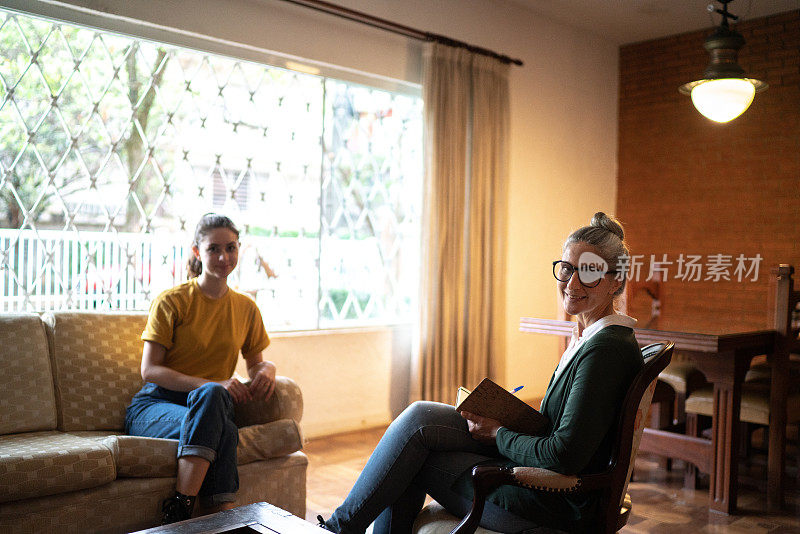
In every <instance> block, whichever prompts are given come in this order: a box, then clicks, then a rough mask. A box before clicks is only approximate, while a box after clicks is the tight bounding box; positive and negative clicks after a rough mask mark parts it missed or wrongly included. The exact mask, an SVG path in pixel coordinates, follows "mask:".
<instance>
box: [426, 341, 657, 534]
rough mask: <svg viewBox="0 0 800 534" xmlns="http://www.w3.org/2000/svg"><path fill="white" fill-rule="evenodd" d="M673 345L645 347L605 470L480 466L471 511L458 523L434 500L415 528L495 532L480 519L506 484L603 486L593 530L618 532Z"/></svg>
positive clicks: (552, 488)
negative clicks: (649, 415) (660, 378)
mask: <svg viewBox="0 0 800 534" xmlns="http://www.w3.org/2000/svg"><path fill="white" fill-rule="evenodd" d="M672 349H673V343H672V342H671V341H668V342H664V343H654V344H652V345H648V346H647V347H644V348H643V349H642V355H643V356H644V361H645V363H644V367H643V368H642V370H641V371H639V373H638V374H637V375H636V377H635V378H634V380H633V383H632V384H631V386H630V387H629V388H628V392H627V394H626V396H625V400H624V402H623V405H622V409H621V410H620V415H619V419H618V421H617V424H616V426H615V432H616V437H615V440H614V444H615V445H614V449H613V452H612V456H611V458H610V460H609V463H608V467H607V468H606V470H605V471H603V472H602V473H596V474H586V475H562V474H560V473H556V472H554V471H550V470H547V469H541V468H536V467H514V468H508V467H495V466H477V467H475V468H474V469H473V471H472V484H473V489H474V499H473V502H472V508H471V510H470V511H469V513H468V514H467V516H466V517H464V519H463V520H462V521H461V522H460V523H458V524H457V525H456V526H455V528H452V526H453V525H454V524H455V523H456V522H457V521H458V520H457V519H456V518H455V517H453V516H451V515H449V514H447V513H446V512H444V511H443V509H442V508H441V506H439V505H438V504H436V503H432V504H431V505H428V506H427V507H426V508H425V509H424V510H423V511H422V513H420V515H419V516H418V517H417V521H416V522H415V523H414V529H413V532H414V534H439V533H444V532H451V534H474V533H476V532H477V533H479V534H491V533H492V532H493V531H491V530H488V529H485V528H482V527H479V526H478V525H479V523H480V520H481V515H482V514H483V508H484V504H485V500H486V497H487V496H488V494H489V493H490V492H491V491H492V490H493V489H495V488H497V487H498V486H501V485H504V484H511V485H514V486H521V487H525V488H531V489H535V490H538V491H547V492H555V493H572V492H585V491H592V492H594V491H597V492H599V494H600V506H599V512H598V515H597V518H596V524H595V525H594V527H593V529H592V532H602V533H606V532H617V531H618V530H619V529H621V528H622V527H623V526H624V525H625V524H626V523H627V521H628V517H629V516H630V512H631V508H632V503H631V499H630V495H628V493H627V487H628V482H629V481H630V477H631V471H632V470H633V463H634V459H635V458H636V452H637V449H638V447H639V442H640V440H641V438H642V431H643V430H644V426H645V420H646V418H647V412H648V410H649V408H650V400H651V398H652V395H653V391H654V390H655V387H656V379H657V377H658V374H659V373H660V372H661V371H662V370H664V368H665V367H666V366H667V364H668V363H669V361H670V359H671V358H672ZM451 528H452V531H451V530H450V529H451Z"/></svg>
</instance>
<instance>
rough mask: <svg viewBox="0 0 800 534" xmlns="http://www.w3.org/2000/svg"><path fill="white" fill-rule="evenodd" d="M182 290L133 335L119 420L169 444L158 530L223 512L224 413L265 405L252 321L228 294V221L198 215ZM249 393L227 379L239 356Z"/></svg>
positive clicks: (247, 305)
mask: <svg viewBox="0 0 800 534" xmlns="http://www.w3.org/2000/svg"><path fill="white" fill-rule="evenodd" d="M192 252H193V256H192V257H191V259H190V260H189V280H188V281H187V282H184V283H183V284H180V285H178V286H176V287H174V288H172V289H168V290H167V291H164V292H163V293H161V294H160V295H159V296H158V297H157V298H156V299H155V300H154V301H153V303H152V304H151V306H150V315H149V317H148V320H147V326H146V327H145V330H144V332H143V333H142V340H143V341H144V349H143V351H142V378H143V379H144V380H145V385H144V387H142V389H141V390H140V391H139V392H138V393H137V394H136V395H135V396H134V397H133V400H132V401H131V404H130V406H128V409H127V413H126V417H125V429H126V432H127V433H128V434H131V435H136V436H148V437H156V438H170V439H177V440H179V443H178V475H177V482H176V488H175V489H176V492H175V495H174V496H173V497H170V498H169V499H166V500H165V501H164V502H163V504H162V512H163V518H162V519H163V523H164V524H166V523H172V522H175V521H180V520H183V519H188V518H189V517H191V515H192V509H193V507H194V503H195V500H196V499H197V498H198V497H199V505H200V513H211V512H215V511H218V510H223V509H228V508H231V507H232V506H233V501H234V499H235V495H236V491H237V490H238V489H239V477H238V471H237V467H236V466H237V464H236V446H237V444H238V440H239V433H238V429H237V427H236V425H235V424H234V422H233V405H234V404H235V403H242V402H246V401H249V400H252V399H265V400H266V399H268V398H269V397H270V395H272V392H273V390H274V388H275V365H274V364H273V363H272V362H269V361H264V359H263V356H262V351H263V350H264V349H265V348H266V347H267V345H269V337H268V336H267V332H266V330H265V329H264V322H263V320H262V319H261V313H260V312H259V310H258V307H256V304H255V302H253V300H252V299H250V297H248V296H246V295H244V294H242V293H239V292H237V291H235V290H233V289H231V288H229V287H228V276H229V275H230V274H231V272H233V270H234V269H235V268H236V265H237V262H238V259H239V230H238V229H237V228H236V226H235V225H234V224H233V221H231V220H230V219H229V218H228V217H225V216H223V215H217V214H213V213H212V214H206V215H204V216H203V217H202V218H201V219H200V222H199V223H198V224H197V229H196V230H195V236H194V241H193V242H192ZM240 352H241V354H242V357H243V358H244V359H245V361H246V362H247V373H248V375H249V376H250V383H249V384H244V383H242V382H240V381H239V380H238V379H237V378H236V377H233V376H232V375H233V371H234V369H235V367H236V361H237V358H238V355H239V353H240Z"/></svg>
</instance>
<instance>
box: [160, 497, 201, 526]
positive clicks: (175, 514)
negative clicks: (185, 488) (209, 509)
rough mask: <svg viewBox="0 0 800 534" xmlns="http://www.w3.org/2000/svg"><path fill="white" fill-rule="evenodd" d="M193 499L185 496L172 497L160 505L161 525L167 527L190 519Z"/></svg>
mask: <svg viewBox="0 0 800 534" xmlns="http://www.w3.org/2000/svg"><path fill="white" fill-rule="evenodd" d="M192 508H194V499H193V498H191V497H187V496H185V495H173V496H172V497H170V498H168V499H164V501H163V502H162V503H161V513H162V514H163V515H162V516H161V524H162V525H169V524H170V523H177V522H178V521H183V520H184V519H189V518H191V517H192Z"/></svg>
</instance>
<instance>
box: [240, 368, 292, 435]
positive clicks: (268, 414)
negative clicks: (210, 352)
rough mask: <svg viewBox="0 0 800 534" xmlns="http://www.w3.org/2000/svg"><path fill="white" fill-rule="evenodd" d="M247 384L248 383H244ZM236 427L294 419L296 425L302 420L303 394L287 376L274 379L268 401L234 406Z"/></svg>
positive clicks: (256, 401)
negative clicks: (272, 390)
mask: <svg viewBox="0 0 800 534" xmlns="http://www.w3.org/2000/svg"><path fill="white" fill-rule="evenodd" d="M246 384H249V382H246ZM234 406H235V410H236V413H235V416H234V420H235V421H236V426H238V427H240V428H241V427H243V426H250V425H258V424H263V423H269V422H272V421H277V420H279V419H294V421H296V422H297V423H299V422H300V420H301V419H302V418H303V393H302V392H301V391H300V387H299V386H298V385H297V383H296V382H295V381H294V380H292V379H291V378H289V377H287V376H277V377H275V392H274V393H273V394H272V396H271V397H270V398H269V400H268V401H266V402H265V401H262V400H255V401H250V402H245V403H242V404H236V405H234Z"/></svg>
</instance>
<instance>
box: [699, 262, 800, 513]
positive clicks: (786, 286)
mask: <svg viewBox="0 0 800 534" xmlns="http://www.w3.org/2000/svg"><path fill="white" fill-rule="evenodd" d="M793 273H794V268H793V267H791V266H790V265H779V266H777V267H774V268H773V269H772V291H771V298H770V301H771V302H770V308H771V315H772V325H773V327H774V328H775V331H776V332H777V337H776V341H775V349H774V351H773V353H772V354H770V355H769V357H768V360H767V363H766V364H757V365H755V366H753V367H751V369H750V371H748V376H747V377H746V379H745V383H744V385H743V386H742V401H741V411H740V414H739V421H741V422H743V423H750V424H755V425H761V426H765V427H767V428H768V430H769V457H768V466H767V470H768V479H769V483H768V485H767V487H768V492H767V500H768V503H769V509H770V510H776V509H779V508H780V507H781V505H782V502H781V500H782V496H783V488H782V486H783V478H784V477H783V474H784V469H785V462H786V460H785V455H786V425H787V424H797V423H800V391H798V390H797V386H798V375H797V374H796V372H797V363H793V361H792V358H791V354H792V353H800V339H798V334H800V325H798V324H797V322H796V321H795V320H794V316H795V315H796V314H797V307H798V304H800V291H798V290H796V289H794V282H793V280H792V274H793ZM793 368H794V370H793ZM776 377H777V380H775V378H776ZM776 398H777V399H783V400H784V405H783V409H780V410H773V408H774V406H775V399H776ZM713 406H714V391H713V388H710V387H704V388H700V389H699V390H697V391H695V392H693V393H692V394H691V395H689V397H688V398H687V399H686V417H687V423H686V431H687V434H690V435H695V436H697V435H699V433H700V425H699V420H698V416H711V414H712V411H713ZM744 435H745V436H747V433H746V432H745V433H744ZM696 474H697V470H696V468H694V467H693V466H691V465H690V466H688V467H687V475H686V486H687V487H692V486H694V485H695V481H696Z"/></svg>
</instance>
